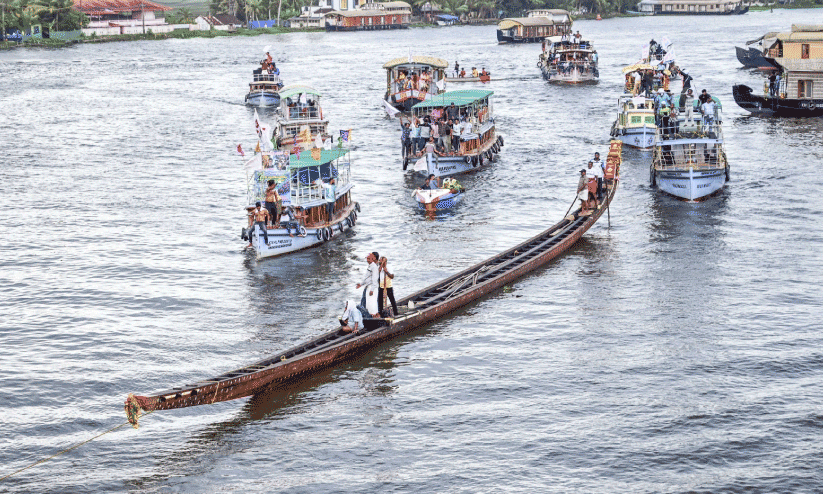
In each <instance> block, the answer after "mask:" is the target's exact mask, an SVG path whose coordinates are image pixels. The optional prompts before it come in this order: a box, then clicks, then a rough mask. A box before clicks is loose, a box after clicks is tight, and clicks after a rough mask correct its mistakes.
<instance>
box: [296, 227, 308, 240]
mask: <svg viewBox="0 0 823 494" xmlns="http://www.w3.org/2000/svg"><path fill="white" fill-rule="evenodd" d="M297 236H298V237H305V236H306V227H304V226H303V225H300V229H299V230H297Z"/></svg>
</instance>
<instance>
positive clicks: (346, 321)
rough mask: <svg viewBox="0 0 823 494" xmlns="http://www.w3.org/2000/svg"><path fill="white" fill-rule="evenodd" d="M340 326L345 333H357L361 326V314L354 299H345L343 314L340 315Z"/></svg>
mask: <svg viewBox="0 0 823 494" xmlns="http://www.w3.org/2000/svg"><path fill="white" fill-rule="evenodd" d="M340 326H342V328H341V329H343V331H345V332H346V333H351V332H354V333H357V332H358V331H360V328H362V327H363V314H361V313H360V310H359V309H358V308H357V305H356V303H355V301H354V300H347V301H346V305H345V306H344V307H343V315H341V316H340Z"/></svg>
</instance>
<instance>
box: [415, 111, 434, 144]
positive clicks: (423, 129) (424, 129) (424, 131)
mask: <svg viewBox="0 0 823 494" xmlns="http://www.w3.org/2000/svg"><path fill="white" fill-rule="evenodd" d="M428 118H429V117H426V118H425V119H423V123H421V124H420V139H419V140H418V144H419V147H418V148H417V149H418V152H419V151H420V150H422V149H423V147H424V146H425V145H426V143H427V142H429V137H431V133H432V128H431V124H430V123H429V122H428Z"/></svg>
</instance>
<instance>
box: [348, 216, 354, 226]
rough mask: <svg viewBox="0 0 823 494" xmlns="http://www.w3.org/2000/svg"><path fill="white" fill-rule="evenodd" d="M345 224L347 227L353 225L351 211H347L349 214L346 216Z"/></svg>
mask: <svg viewBox="0 0 823 494" xmlns="http://www.w3.org/2000/svg"><path fill="white" fill-rule="evenodd" d="M346 226H347V227H349V228H351V227H353V226H354V225H353V224H352V221H351V213H349V215H348V216H346Z"/></svg>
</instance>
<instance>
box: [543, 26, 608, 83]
mask: <svg viewBox="0 0 823 494" xmlns="http://www.w3.org/2000/svg"><path fill="white" fill-rule="evenodd" d="M537 66H538V67H539V68H540V71H541V72H542V73H543V78H544V79H546V80H547V81H551V82H566V83H578V82H593V81H596V80H597V79H598V78H599V77H600V74H599V73H598V71H597V57H596V52H595V50H594V47H593V46H592V43H591V42H590V41H580V42H579V43H572V42H570V41H563V38H562V37H560V36H551V37H548V38H546V39H545V40H544V42H543V52H542V53H541V54H540V58H539V60H538V61H537Z"/></svg>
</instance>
